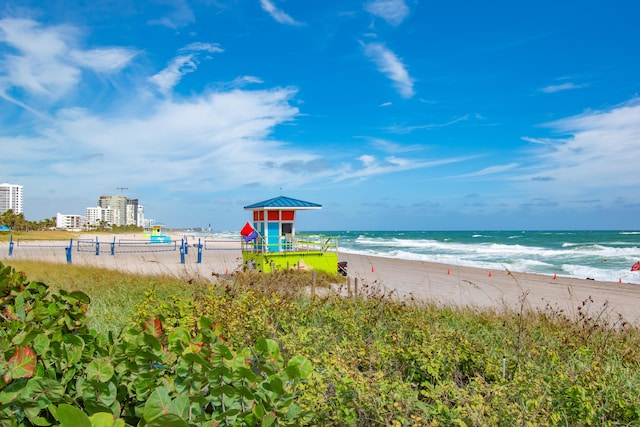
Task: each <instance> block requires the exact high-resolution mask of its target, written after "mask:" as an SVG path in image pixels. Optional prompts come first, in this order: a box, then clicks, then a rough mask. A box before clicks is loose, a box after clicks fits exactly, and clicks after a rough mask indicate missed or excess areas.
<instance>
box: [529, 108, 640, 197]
mask: <svg viewBox="0 0 640 427" xmlns="http://www.w3.org/2000/svg"><path fill="white" fill-rule="evenodd" d="M639 118H640V99H638V98H635V99H633V100H631V101H629V102H627V103H624V104H622V105H618V106H616V107H613V108H611V109H608V110H602V111H588V112H585V113H584V114H581V115H578V116H574V117H569V118H566V119H562V120H557V121H554V122H551V123H548V124H547V126H548V127H550V128H552V129H553V130H555V131H556V132H557V133H560V134H562V135H563V137H562V138H561V139H557V140H552V139H543V140H541V141H540V140H535V139H534V141H535V142H538V143H539V142H543V144H542V145H541V146H540V147H539V148H538V149H537V150H536V151H535V153H536V154H537V161H538V164H537V166H538V169H537V171H536V172H537V173H535V174H530V175H527V176H526V177H525V179H535V178H536V177H540V176H544V177H548V179H546V180H545V181H549V180H551V179H553V186H552V188H549V190H550V191H564V192H574V191H575V192H579V193H584V194H591V192H592V191H599V190H601V189H606V188H616V187H617V188H621V187H628V188H637V187H638V186H639V185H640V174H639V173H638V171H639V170H640V166H639V165H640V150H638V141H640V120H639ZM565 135H568V136H565ZM605 193H606V191H605Z"/></svg>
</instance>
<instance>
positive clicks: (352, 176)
mask: <svg viewBox="0 0 640 427" xmlns="http://www.w3.org/2000/svg"><path fill="white" fill-rule="evenodd" d="M356 160H357V161H358V162H359V163H360V164H359V165H358V167H348V168H347V169H345V170H343V171H341V173H340V174H339V175H337V176H335V177H334V178H333V181H334V182H342V181H347V180H364V179H367V178H371V177H373V176H378V175H387V174H390V173H397V172H403V171H408V170H414V169H426V168H433V167H437V166H442V165H446V164H451V163H458V162H462V161H465V160H467V159H466V158H447V159H438V160H424V159H413V158H402V157H395V156H388V157H385V158H383V159H378V158H377V157H376V156H373V155H371V154H363V155H361V156H359V157H358V158H357V159H356Z"/></svg>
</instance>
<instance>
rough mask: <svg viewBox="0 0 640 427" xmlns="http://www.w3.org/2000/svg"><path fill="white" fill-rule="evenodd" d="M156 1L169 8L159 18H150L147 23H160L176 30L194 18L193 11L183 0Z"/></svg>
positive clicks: (191, 21) (193, 20)
mask: <svg viewBox="0 0 640 427" xmlns="http://www.w3.org/2000/svg"><path fill="white" fill-rule="evenodd" d="M157 3H159V4H164V5H166V6H167V7H168V9H169V10H168V12H167V13H166V14H165V15H164V16H162V17H161V18H157V19H152V20H150V21H149V24H151V25H162V26H164V27H167V28H171V29H173V30H176V29H178V28H182V27H185V26H187V25H189V24H191V23H193V22H195V20H196V18H195V15H194V14H193V11H192V10H191V8H190V7H189V4H188V3H187V2H186V1H185V0H162V1H159V2H157Z"/></svg>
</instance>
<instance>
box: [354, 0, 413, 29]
mask: <svg viewBox="0 0 640 427" xmlns="http://www.w3.org/2000/svg"><path fill="white" fill-rule="evenodd" d="M364 8H365V10H366V11H367V12H369V13H370V14H372V15H374V16H377V17H379V18H382V19H384V20H385V21H387V22H388V23H389V24H391V25H393V26H398V25H400V24H402V21H404V19H405V18H406V17H407V16H409V8H408V7H407V5H406V4H405V2H404V0H373V1H370V2H368V3H366V4H365V5H364Z"/></svg>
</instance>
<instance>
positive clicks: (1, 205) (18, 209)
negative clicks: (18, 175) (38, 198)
mask: <svg viewBox="0 0 640 427" xmlns="http://www.w3.org/2000/svg"><path fill="white" fill-rule="evenodd" d="M9 209H11V210H13V213H14V214H21V213H23V212H22V185H14V184H7V183H4V184H0V213H4V212H6V211H8V210H9Z"/></svg>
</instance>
